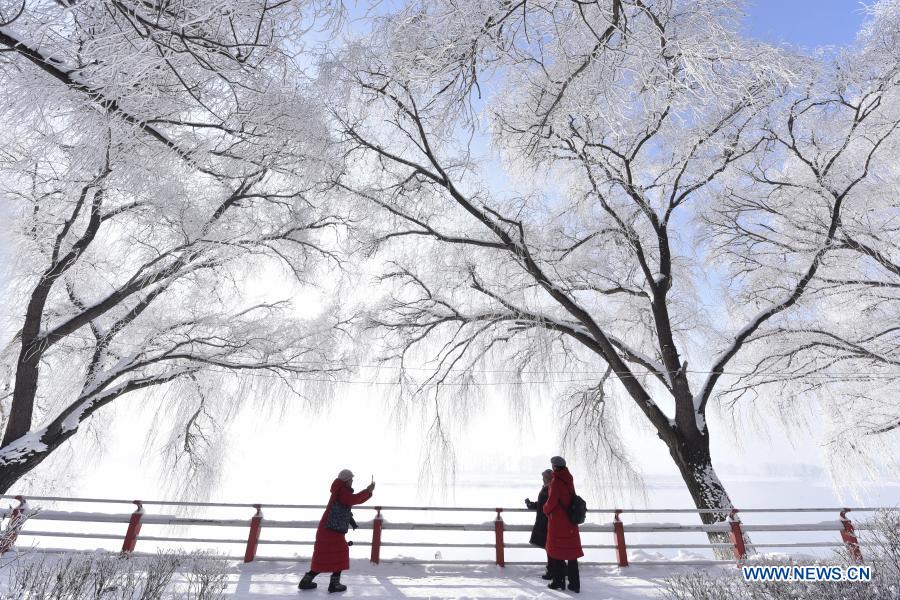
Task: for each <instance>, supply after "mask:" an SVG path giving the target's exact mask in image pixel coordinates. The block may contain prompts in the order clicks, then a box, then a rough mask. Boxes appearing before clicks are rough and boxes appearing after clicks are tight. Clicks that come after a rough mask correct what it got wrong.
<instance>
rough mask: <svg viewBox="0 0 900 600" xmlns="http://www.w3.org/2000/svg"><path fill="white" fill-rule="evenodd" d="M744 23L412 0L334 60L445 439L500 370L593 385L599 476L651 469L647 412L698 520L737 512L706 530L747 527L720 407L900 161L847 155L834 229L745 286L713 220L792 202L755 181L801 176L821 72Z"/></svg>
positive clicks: (741, 249)
mask: <svg viewBox="0 0 900 600" xmlns="http://www.w3.org/2000/svg"><path fill="white" fill-rule="evenodd" d="M737 9H738V7H737V6H736V5H735V4H734V3H732V2H727V1H723V0H701V1H694V2H680V1H674V2H673V1H661V2H648V1H644V0H597V1H593V2H581V1H577V2H574V1H573V2H570V1H563V0H556V1H554V0H545V1H541V0H536V1H534V0H523V1H520V2H500V3H495V2H482V1H480V0H468V1H463V2H459V1H454V2H440V1H439V2H412V3H410V4H409V5H407V6H406V7H405V8H403V9H402V10H401V11H400V12H398V13H397V14H392V15H390V16H389V17H388V18H386V19H385V21H384V23H383V25H382V27H381V28H379V29H376V31H375V32H374V33H373V34H371V35H370V36H368V37H366V38H364V39H361V40H359V43H358V44H356V45H354V46H352V47H351V48H349V49H348V50H347V51H346V52H345V53H344V54H343V55H341V56H339V57H338V58H337V59H336V60H335V61H333V62H332V63H330V65H328V67H329V68H328V69H326V70H325V71H324V74H325V75H327V76H328V77H329V78H331V77H334V78H338V79H341V81H342V82H343V87H342V88H340V89H341V92H342V93H343V94H345V95H346V97H347V98H348V99H349V100H348V104H347V106H346V107H338V108H336V109H335V110H334V113H335V118H336V120H337V121H338V122H339V126H340V128H341V129H342V131H343V144H344V151H345V153H346V155H347V157H348V159H349V160H348V164H349V165H351V167H349V168H348V169H347V171H346V172H345V173H343V174H342V176H341V177H340V178H339V179H338V181H337V183H338V185H340V186H341V187H342V188H343V189H344V190H345V191H347V192H348V193H349V194H351V195H352V196H353V197H355V198H357V199H359V200H360V201H361V202H362V207H363V210H366V211H371V210H373V209H375V210H377V211H378V213H379V214H380V215H381V217H382V219H381V221H380V223H379V222H378V221H376V220H375V219H371V220H370V221H369V222H370V223H372V226H373V227H374V228H376V231H374V232H373V233H372V235H371V236H370V237H369V238H368V239H367V240H366V244H367V249H368V250H369V251H370V252H374V253H377V254H376V255H377V256H380V257H381V261H382V262H381V264H383V265H386V268H385V269H384V271H383V272H382V274H381V281H382V282H383V283H385V286H386V290H387V293H388V296H389V298H388V299H387V300H386V301H385V302H384V303H383V304H382V305H381V306H380V307H379V309H378V310H375V311H373V314H372V318H371V322H370V325H371V327H372V329H373V331H374V332H376V333H378V334H379V335H380V336H381V338H382V341H383V343H384V347H383V349H384V355H383V356H384V358H386V359H394V360H396V361H398V363H399V365H400V367H401V369H403V368H404V367H407V366H410V365H411V364H416V365H421V362H422V361H424V362H425V363H426V365H427V366H428V367H429V369H430V370H429V371H428V375H427V376H426V377H424V378H419V379H416V378H415V377H414V376H413V375H411V371H409V370H402V371H401V373H403V375H402V377H401V379H403V380H404V381H406V382H408V383H411V384H413V385H412V387H411V388H409V389H411V390H412V393H413V394H414V395H415V394H418V395H419V397H427V398H429V399H430V401H429V402H428V403H426V404H425V406H427V407H429V409H430V410H432V411H433V414H434V417H435V420H434V423H435V426H434V428H433V430H434V432H435V434H436V435H437V436H438V437H442V438H443V436H444V435H445V433H444V431H443V428H442V427H441V424H442V423H445V422H446V421H447V419H448V418H449V417H450V416H451V415H452V414H453V413H454V412H455V411H456V410H457V409H458V407H459V401H460V398H459V395H458V394H457V391H458V390H459V389H460V388H459V387H457V386H454V385H450V384H466V383H469V382H472V380H473V378H474V377H476V376H477V374H478V372H479V371H483V370H486V369H491V368H496V365H503V366H504V368H506V369H511V370H516V371H518V373H519V374H520V376H521V375H522V374H524V373H526V372H539V373H547V372H555V373H559V372H564V373H567V374H570V375H572V376H575V377H576V378H577V379H582V380H586V379H591V378H592V380H591V381H589V382H587V383H583V384H581V385H580V386H578V385H577V384H576V386H574V387H573V388H572V389H569V390H567V391H566V393H567V398H568V399H567V403H566V404H565V406H566V412H565V413H563V415H562V418H563V419H567V427H570V428H572V429H571V430H570V431H569V433H570V434H571V435H581V441H580V442H579V443H582V444H589V445H590V447H591V448H592V449H593V450H595V451H597V452H600V453H602V455H603V456H602V457H603V458H604V460H600V461H597V463H596V464H598V465H600V466H601V467H602V466H604V465H606V466H609V465H611V464H619V465H620V466H621V465H622V463H623V461H627V455H628V451H627V448H628V444H627V442H626V441H625V440H624V439H623V436H622V435H621V434H620V424H621V419H620V418H617V417H616V412H617V411H620V409H621V403H630V405H631V406H632V407H633V408H634V412H636V413H637V414H638V415H640V418H642V419H643V421H644V422H645V423H646V424H647V425H649V427H650V428H651V429H652V430H653V431H654V432H655V433H656V435H657V436H658V437H659V439H660V440H661V441H662V443H663V444H665V447H666V448H667V449H668V451H669V454H670V455H671V457H672V460H673V461H674V464H675V466H676V467H677V469H678V471H679V472H680V474H681V476H682V478H683V480H684V483H685V485H686V486H687V489H688V491H689V492H690V494H691V497H692V498H693V501H694V503H695V505H696V506H697V508H699V509H713V511H717V512H716V513H715V514H710V513H704V514H703V515H702V517H703V519H704V521H706V522H707V523H711V522H714V521H718V520H721V519H723V518H724V517H725V515H726V513H727V509H728V507H730V506H731V500H730V498H729V496H728V493H727V491H726V490H725V487H724V486H723V484H722V482H721V481H720V479H719V477H718V475H717V473H716V470H715V468H714V466H713V457H712V456H711V453H710V436H711V435H712V432H711V431H710V428H709V426H708V423H707V421H706V414H707V411H708V409H709V407H710V404H711V403H712V402H715V401H716V399H717V398H718V397H719V395H720V394H721V393H722V392H726V391H728V390H730V389H732V384H737V383H736V381H735V377H733V376H732V375H731V371H732V370H734V369H735V368H736V367H735V364H736V361H737V360H738V359H739V358H740V357H741V355H742V353H743V352H745V351H746V349H747V347H748V344H750V343H751V342H752V341H753V340H757V339H761V338H763V337H765V336H767V335H769V333H771V332H772V331H774V330H776V329H778V328H779V327H781V326H783V325H784V322H785V320H787V319H789V318H790V315H791V314H792V313H793V312H794V311H795V310H806V308H801V307H800V306H799V304H798V303H799V302H800V300H801V299H803V298H805V296H806V295H807V294H809V293H810V291H811V289H812V288H813V284H814V282H816V281H818V279H817V278H819V277H820V276H821V271H822V268H823V264H824V261H825V259H826V257H828V256H830V253H831V251H832V249H833V248H834V247H835V244H837V243H838V241H839V239H840V238H839V234H838V231H839V230H840V228H839V227H838V225H839V224H840V222H841V215H842V197H843V196H846V195H849V194H851V193H855V192H854V186H855V184H854V185H851V184H850V181H852V180H854V179H855V178H856V177H857V176H859V177H860V178H861V180H865V179H867V178H869V177H870V176H871V173H870V172H867V171H866V170H865V168H864V165H865V163H866V161H867V160H868V158H867V157H873V156H875V155H877V154H879V152H881V151H883V150H884V146H882V145H879V143H877V141H873V140H869V142H868V143H867V142H865V141H860V142H859V145H858V148H859V151H858V152H854V153H853V155H852V156H850V155H849V154H848V155H847V158H846V160H841V161H834V165H835V166H834V167H833V168H834V170H835V172H837V171H840V172H841V173H842V177H845V178H849V179H846V181H844V180H842V181H844V187H842V188H839V189H838V188H835V190H833V191H834V192H835V194H830V195H823V194H818V195H816V196H815V202H816V208H815V210H816V218H817V219H821V223H820V225H822V226H821V227H818V228H816V229H815V230H807V231H805V233H803V234H802V235H801V240H800V242H801V243H798V244H795V245H787V246H781V247H779V246H777V245H775V244H772V245H769V246H767V248H766V252H767V257H768V258H770V259H771V260H765V261H763V262H759V263H758V264H757V263H755V266H754V268H752V269H745V270H742V268H741V265H744V264H747V261H753V258H754V256H755V255H756V253H758V251H759V249H758V247H757V244H756V242H755V238H754V236H755V235H756V234H755V233H754V232H753V231H744V230H741V229H737V230H733V231H731V232H723V231H722V230H720V229H716V226H714V225H713V224H711V223H713V222H716V223H720V221H716V220H715V218H714V215H721V214H723V213H727V211H728V210H729V207H730V206H732V205H733V204H736V203H741V202H749V203H757V204H758V205H760V206H761V208H762V209H763V210H764V209H765V207H766V206H767V205H768V204H769V203H774V204H775V205H776V207H777V206H780V205H781V204H782V203H783V202H784V197H783V196H781V195H779V194H780V192H779V191H777V190H775V189H774V188H773V187H772V186H769V185H762V184H760V183H759V181H757V180H756V179H755V178H754V177H751V176H748V175H747V173H752V172H755V171H754V168H755V167H756V166H758V165H760V164H768V163H777V164H778V165H782V166H784V165H785V164H786V163H788V162H791V161H793V160H794V159H793V158H791V157H790V156H789V152H787V151H786V150H785V147H784V144H783V143H781V142H782V141H783V140H779V139H775V138H773V133H772V123H773V122H774V121H772V119H773V118H774V119H776V120H777V119H778V118H779V117H778V116H777V115H781V116H782V117H785V119H786V122H787V127H788V128H790V126H791V125H790V123H791V122H792V120H791V116H790V115H791V112H790V111H791V107H792V106H794V104H793V99H794V98H796V97H798V95H799V96H802V95H803V89H802V88H804V87H808V86H809V85H810V81H809V79H808V77H806V75H805V74H804V72H806V71H808V70H810V67H811V66H813V65H814V66H815V67H816V68H818V66H819V63H817V62H816V61H815V60H813V59H806V58H802V57H795V56H790V55H788V54H786V53H784V52H781V51H777V50H775V49H772V48H770V47H767V46H765V45H763V44H760V43H755V42H752V41H749V40H746V39H744V38H742V37H741V36H740V35H739V34H738V33H737V32H738V30H739V22H738V21H737V19H738V18H739V14H740V12H739V10H737ZM868 60H871V59H868ZM812 71H816V69H812ZM812 93H813V94H817V93H819V89H818V88H817V89H816V90H813V91H812ZM817 98H818V97H817V96H814V97H812V98H810V99H809V102H810V103H815V102H816V101H817ZM785 119H782V121H784V120H785ZM820 125H821V123H820ZM810 127H813V128H814V127H816V123H815V122H813V120H811V122H810ZM849 135H854V133H853V132H852V131H851V132H850V133H849ZM815 139H816V140H817V141H819V140H820V138H818V137H816V138H815ZM863 139H868V138H865V137H864V138H863ZM488 140H489V141H490V143H488ZM788 143H789V142H788ZM837 143H838V146H837V148H838V149H840V147H841V146H840V138H839V137H838V138H837ZM788 170H789V169H788ZM851 174H852V175H851ZM787 176H788V177H794V175H793V174H791V173H788V175H787ZM803 176H804V177H805V176H806V175H805V174H804V175H803ZM788 184H790V182H788ZM823 185H825V184H824V183H823ZM842 194H843V196H842ZM808 197H811V196H803V198H804V199H806V198H808ZM751 219H752V217H751ZM765 219H766V217H762V218H761V220H760V221H759V223H758V225H759V227H760V228H767V227H770V226H771V223H767V222H765ZM776 225H777V226H781V225H783V224H776ZM726 233H727V234H726ZM728 234H730V236H731V237H730V238H729V237H728ZM742 261H743V262H742ZM620 414H621V413H620ZM769 417H771V418H772V419H777V418H778V417H777V416H776V415H774V414H773V415H770V416H769ZM769 417H767V418H769ZM576 430H577V431H576ZM624 469H625V472H627V471H628V467H627V466H625V467H624Z"/></svg>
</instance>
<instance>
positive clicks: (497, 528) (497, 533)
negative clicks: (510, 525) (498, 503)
mask: <svg viewBox="0 0 900 600" xmlns="http://www.w3.org/2000/svg"><path fill="white" fill-rule="evenodd" d="M501 512H503V509H502V508H498V509H497V520H495V521H494V548H495V549H496V550H497V558H496V562H497V566H498V567H505V566H506V560H505V559H504V556H503V554H504V546H503V517H501V516H500V513H501Z"/></svg>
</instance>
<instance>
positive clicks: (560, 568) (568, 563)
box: [550, 558, 581, 590]
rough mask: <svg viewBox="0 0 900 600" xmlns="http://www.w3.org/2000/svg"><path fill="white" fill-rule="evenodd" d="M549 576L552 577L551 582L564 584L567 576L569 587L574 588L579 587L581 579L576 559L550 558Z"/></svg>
mask: <svg viewBox="0 0 900 600" xmlns="http://www.w3.org/2000/svg"><path fill="white" fill-rule="evenodd" d="M550 576H551V577H553V583H558V584H562V585H565V583H566V578H568V579H569V587H571V588H573V589H576V590H577V589H580V588H581V579H580V578H579V576H578V559H575V560H560V559H558V558H551V559H550Z"/></svg>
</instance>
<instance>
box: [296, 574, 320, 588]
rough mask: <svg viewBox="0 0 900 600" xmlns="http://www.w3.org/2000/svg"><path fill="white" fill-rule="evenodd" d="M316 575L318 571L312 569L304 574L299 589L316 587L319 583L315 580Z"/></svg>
mask: <svg viewBox="0 0 900 600" xmlns="http://www.w3.org/2000/svg"><path fill="white" fill-rule="evenodd" d="M316 575H318V573H316V572H315V571H310V572H309V573H307V574H306V575H304V576H303V579H301V580H300V583H299V584H298V585H297V589H300V590H314V589H316V588H317V587H318V585H319V584H317V583H316V582H315V581H313V579H314V578H315V576H316Z"/></svg>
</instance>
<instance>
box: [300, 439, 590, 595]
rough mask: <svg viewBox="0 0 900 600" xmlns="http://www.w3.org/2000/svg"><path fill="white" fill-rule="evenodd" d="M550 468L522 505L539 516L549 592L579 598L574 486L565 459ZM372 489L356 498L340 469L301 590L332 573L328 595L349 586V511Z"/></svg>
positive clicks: (537, 541)
mask: <svg viewBox="0 0 900 600" xmlns="http://www.w3.org/2000/svg"><path fill="white" fill-rule="evenodd" d="M550 466H551V469H547V470H546V471H544V472H543V478H544V486H543V487H542V488H541V491H540V493H539V494H538V499H537V502H532V501H531V500H530V499H528V498H526V499H525V505H526V506H527V507H528V508H529V509H531V510H536V511H537V516H536V517H535V520H534V527H533V528H532V530H531V539H530V542H531V544H533V545H535V546H540V547H541V548H544V549H545V550H546V551H547V571H546V573H544V575H543V576H542V577H543V578H544V579H549V580H550V583H549V584H548V586H547V587H549V588H550V589H554V590H563V589H566V580H567V579H568V582H569V585H568V587H569V590H571V591H573V592H576V593H577V592H579V591H581V582H580V580H579V577H578V559H579V558H581V557H582V556H584V552H583V550H582V548H581V536H580V535H579V533H578V525H577V524H575V523H573V522H572V520H571V518H570V517H569V510H568V509H569V507H571V505H572V500H573V498H574V497H575V483H574V481H573V479H572V474H571V473H569V469H568V468H566V461H565V459H564V458H562V457H561V456H554V457H553V458H551V459H550ZM374 490H375V481H374V479H373V480H372V483H370V484H369V485H368V486H367V487H366V488H365V489H364V490H363V491H361V492H358V493H354V492H353V472H352V471H350V470H349V469H344V470H343V471H341V472H340V473H338V476H337V478H336V479H335V480H334V481H333V482H332V483H331V498H330V499H329V500H328V505H327V506H326V507H325V512H324V513H323V514H322V518H321V519H320V520H319V526H318V529H316V542H315V546H314V547H313V556H312V564H311V565H310V569H309V571H307V572H306V574H305V575H303V579H301V580H300V584H299V585H298V586H297V587H298V588H299V589H301V590H313V589H316V587H317V584H316V582H315V581H313V580H314V579H315V578H316V576H317V575H319V573H327V572H330V573H331V580H330V581H329V583H328V591H329V592H343V591H346V589H347V586H346V585H344V584H342V583H341V572H342V571H346V570H347V569H349V568H350V545H349V543H348V542H347V538H346V534H347V531H348V530H349V529H350V528H351V527H352V528H353V529H356V527H357V526H356V521H354V520H353V513H352V512H351V510H350V507H352V506H355V505H357V504H362V503H363V502H365V501H366V500H368V499H369V498H371V497H372V492H373V491H374Z"/></svg>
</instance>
